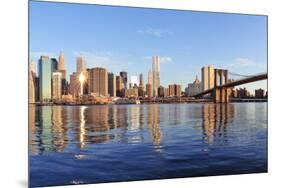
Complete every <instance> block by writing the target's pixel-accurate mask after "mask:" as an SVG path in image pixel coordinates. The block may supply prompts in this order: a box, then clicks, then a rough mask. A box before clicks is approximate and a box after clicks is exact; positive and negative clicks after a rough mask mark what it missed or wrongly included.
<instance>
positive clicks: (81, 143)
mask: <svg viewBox="0 0 281 188" xmlns="http://www.w3.org/2000/svg"><path fill="white" fill-rule="evenodd" d="M86 109H87V107H86V106H81V107H80V108H79V110H80V113H79V115H80V116H79V122H80V123H79V129H78V133H79V134H77V135H78V147H79V148H81V149H82V148H84V147H85V144H86V129H85V124H86V119H85V110H86Z"/></svg>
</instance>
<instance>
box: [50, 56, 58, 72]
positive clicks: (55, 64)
mask: <svg viewBox="0 0 281 188" xmlns="http://www.w3.org/2000/svg"><path fill="white" fill-rule="evenodd" d="M51 61H52V65H53V71H56V70H58V61H57V59H56V58H51Z"/></svg>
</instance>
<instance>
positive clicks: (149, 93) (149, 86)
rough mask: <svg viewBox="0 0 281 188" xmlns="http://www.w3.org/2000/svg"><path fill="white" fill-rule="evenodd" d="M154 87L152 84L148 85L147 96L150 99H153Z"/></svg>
mask: <svg viewBox="0 0 281 188" xmlns="http://www.w3.org/2000/svg"><path fill="white" fill-rule="evenodd" d="M152 89H153V88H152V85H151V84H146V95H147V96H148V97H153V90H152Z"/></svg>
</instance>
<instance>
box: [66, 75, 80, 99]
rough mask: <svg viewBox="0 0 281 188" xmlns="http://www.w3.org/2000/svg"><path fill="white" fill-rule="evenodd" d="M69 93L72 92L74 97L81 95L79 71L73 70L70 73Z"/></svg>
mask: <svg viewBox="0 0 281 188" xmlns="http://www.w3.org/2000/svg"><path fill="white" fill-rule="evenodd" d="M68 93H69V94H71V95H72V96H73V97H74V98H75V97H78V96H79V95H80V82H79V75H78V74H77V72H73V73H72V74H71V75H70V82H69V87H68Z"/></svg>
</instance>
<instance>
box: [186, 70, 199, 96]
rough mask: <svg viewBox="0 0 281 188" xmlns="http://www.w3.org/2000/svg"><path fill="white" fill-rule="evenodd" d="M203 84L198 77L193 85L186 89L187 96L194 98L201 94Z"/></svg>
mask: <svg viewBox="0 0 281 188" xmlns="http://www.w3.org/2000/svg"><path fill="white" fill-rule="evenodd" d="M201 88H202V86H201V82H200V81H199V79H198V77H197V75H196V78H195V81H194V82H193V83H190V84H188V87H187V88H185V94H186V95H187V96H194V95H196V94H198V93H200V92H201Z"/></svg>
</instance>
